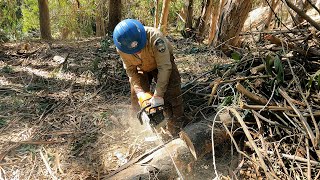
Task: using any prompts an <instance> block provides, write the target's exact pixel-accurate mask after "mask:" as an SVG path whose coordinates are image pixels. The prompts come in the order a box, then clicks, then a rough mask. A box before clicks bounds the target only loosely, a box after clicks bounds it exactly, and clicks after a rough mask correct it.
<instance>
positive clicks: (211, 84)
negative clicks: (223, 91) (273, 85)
mask: <svg viewBox="0 0 320 180" xmlns="http://www.w3.org/2000/svg"><path fill="white" fill-rule="evenodd" d="M270 77H271V76H270V75H258V76H248V77H239V78H236V79H229V80H224V81H221V82H220V83H221V84H225V83H231V82H237V81H245V80H249V79H259V78H270ZM214 85H215V81H213V82H212V83H210V87H211V88H212V87H213V86H214Z"/></svg>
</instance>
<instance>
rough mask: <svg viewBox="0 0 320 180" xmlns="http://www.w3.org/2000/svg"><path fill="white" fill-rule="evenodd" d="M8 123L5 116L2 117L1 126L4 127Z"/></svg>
mask: <svg viewBox="0 0 320 180" xmlns="http://www.w3.org/2000/svg"><path fill="white" fill-rule="evenodd" d="M6 124H7V121H6V120H5V119H3V118H0V128H2V127H4V126H5V125H6Z"/></svg>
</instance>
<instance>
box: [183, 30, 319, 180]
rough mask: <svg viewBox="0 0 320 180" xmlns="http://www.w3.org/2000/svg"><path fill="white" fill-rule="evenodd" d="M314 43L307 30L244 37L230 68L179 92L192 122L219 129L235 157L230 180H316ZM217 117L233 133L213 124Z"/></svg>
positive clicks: (316, 46)
mask: <svg viewBox="0 0 320 180" xmlns="http://www.w3.org/2000/svg"><path fill="white" fill-rule="evenodd" d="M319 35H320V33H315V32H313V31H310V30H309V29H308V28H307V27H303V28H301V27H300V29H290V30H289V29H287V30H278V31H269V32H263V33H262V32H256V33H250V34H243V37H244V38H246V42H248V40H249V39H252V42H251V43H248V44H247V45H245V48H244V49H236V50H235V49H234V51H233V53H231V56H232V58H233V59H234V62H233V63H231V64H224V65H216V66H214V68H213V69H212V70H210V71H208V72H206V73H203V74H202V75H199V76H198V77H197V78H195V79H194V80H193V81H191V82H189V83H187V84H185V85H184V87H183V90H184V95H183V96H184V99H185V102H186V111H188V113H189V115H190V116H192V117H193V120H194V121H200V120H201V121H203V120H207V121H209V122H211V124H213V126H212V129H214V128H221V127H222V128H224V129H225V130H226V133H227V134H228V135H229V136H230V139H231V142H232V144H233V146H234V147H235V149H236V150H237V152H238V153H239V155H240V156H241V159H242V160H241V161H240V163H239V165H238V168H237V169H236V170H234V171H233V172H232V173H231V176H236V177H241V178H243V179H250V178H254V179H265V178H268V179H318V178H319V177H320V146H319V140H320V132H319V123H320V121H319V120H320V92H319V90H320V48H319V45H320V36H319ZM222 112H227V113H230V115H231V117H232V123H231V126H230V124H228V125H227V124H225V122H224V121H223V120H221V119H220V120H217V118H216V115H217V114H219V113H222ZM213 139H214V138H213ZM240 169H241V170H240Z"/></svg>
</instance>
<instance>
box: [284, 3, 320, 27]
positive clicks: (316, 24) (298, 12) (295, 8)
mask: <svg viewBox="0 0 320 180" xmlns="http://www.w3.org/2000/svg"><path fill="white" fill-rule="evenodd" d="M282 1H285V3H286V4H287V5H288V6H289V7H290V8H291V9H292V10H294V11H295V12H296V13H297V14H298V15H299V16H300V17H302V18H303V19H305V20H306V21H308V22H309V23H310V24H311V25H312V26H314V27H315V28H316V29H317V30H318V31H320V25H319V24H318V23H317V22H315V21H314V20H313V19H311V18H310V17H309V16H308V15H307V14H306V13H305V12H303V11H301V10H300V9H299V8H298V7H297V6H295V5H294V4H292V3H291V2H290V1H289V0H282Z"/></svg>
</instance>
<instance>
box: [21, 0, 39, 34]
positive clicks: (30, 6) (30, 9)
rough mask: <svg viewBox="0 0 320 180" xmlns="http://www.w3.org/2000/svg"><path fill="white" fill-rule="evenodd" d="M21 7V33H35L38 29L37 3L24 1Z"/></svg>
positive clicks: (33, 0)
mask: <svg viewBox="0 0 320 180" xmlns="http://www.w3.org/2000/svg"><path fill="white" fill-rule="evenodd" d="M23 3H24V4H23V6H22V14H23V23H22V24H23V27H22V32H23V33H24V34H25V33H29V32H30V31H36V30H39V29H40V25H39V18H38V16H39V8H38V1H35V0H24V1H23Z"/></svg>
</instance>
